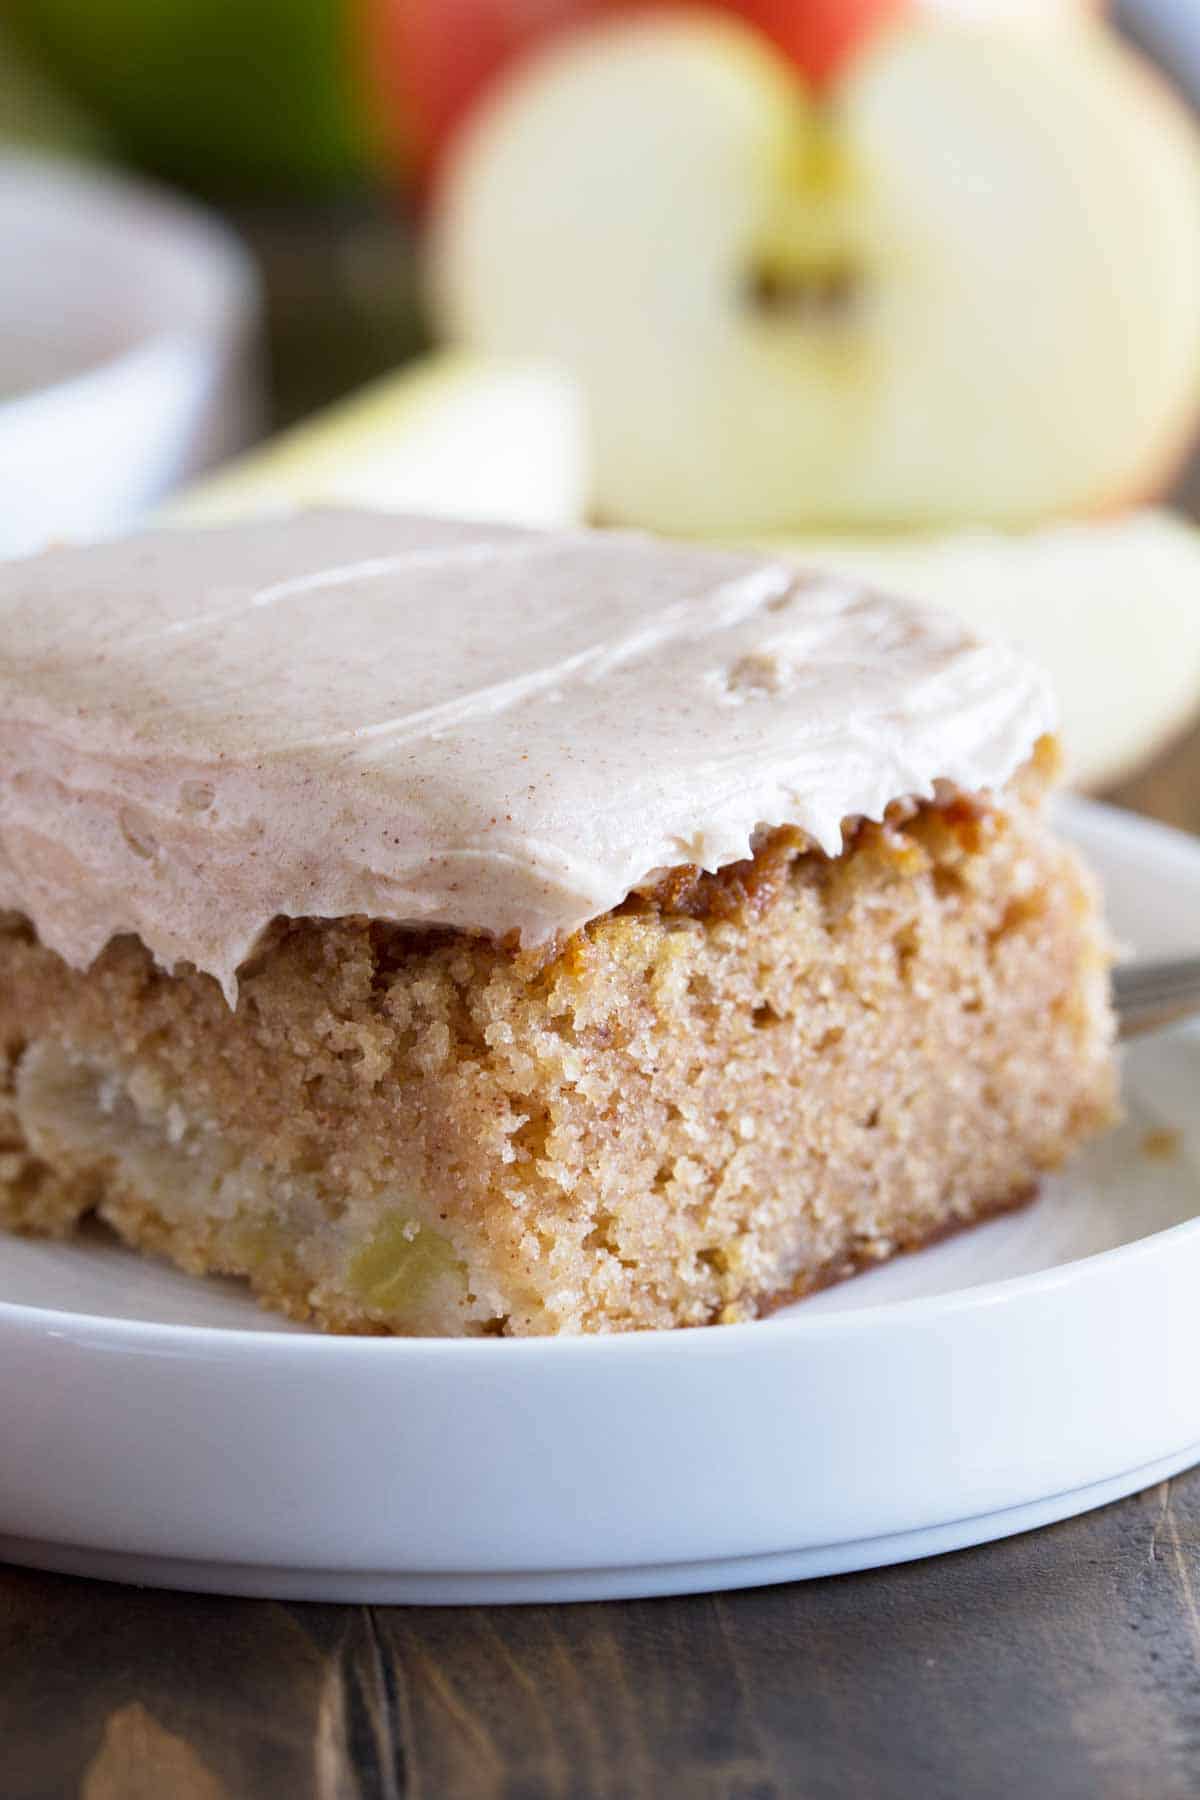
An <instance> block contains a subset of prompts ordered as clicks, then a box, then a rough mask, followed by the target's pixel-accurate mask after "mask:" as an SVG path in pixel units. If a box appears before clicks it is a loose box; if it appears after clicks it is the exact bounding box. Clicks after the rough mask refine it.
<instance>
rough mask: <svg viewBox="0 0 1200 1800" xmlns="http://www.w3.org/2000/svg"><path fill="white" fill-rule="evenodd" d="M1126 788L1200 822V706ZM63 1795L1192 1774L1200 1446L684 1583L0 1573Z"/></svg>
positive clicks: (221, 1799)
mask: <svg viewBox="0 0 1200 1800" xmlns="http://www.w3.org/2000/svg"><path fill="white" fill-rule="evenodd" d="M1114 798H1118V799H1120V800H1121V801H1122V802H1123V803H1124V804H1126V805H1133V806H1137V807H1140V808H1141V809H1142V810H1144V811H1146V812H1149V813H1153V814H1155V815H1157V816H1158V817H1160V818H1164V819H1168V820H1170V821H1171V822H1172V823H1173V824H1176V825H1181V826H1183V827H1185V828H1187V829H1190V830H1193V831H1200V732H1197V733H1195V734H1193V735H1192V736H1191V737H1190V738H1189V739H1187V740H1186V741H1185V742H1183V743H1181V744H1178V745H1176V746H1175V747H1174V749H1173V750H1171V751H1170V752H1169V753H1168V754H1167V755H1165V756H1163V757H1161V758H1160V759H1159V760H1158V761H1157V762H1156V763H1155V765H1154V766H1153V767H1152V768H1151V769H1150V770H1148V771H1147V772H1145V773H1144V774H1143V775H1141V776H1140V777H1139V778H1138V779H1136V780H1135V781H1132V782H1130V783H1128V784H1127V785H1126V786H1125V788H1124V789H1122V790H1121V792H1120V793H1119V794H1118V795H1115V796H1114ZM2 1454H3V1451H2V1448H0V1455H2ZM75 1795H79V1796H82V1800H308V1797H309V1796H311V1797H312V1800H401V1797H407V1796H417V1795H420V1796H422V1800H458V1797H459V1796H467V1797H469V1800H475V1796H491V1795H495V1796H511V1797H512V1800H518V1797H520V1800H541V1796H551V1795H553V1796H564V1797H565V1796H571V1797H576V1796H577V1797H579V1800H584V1797H586V1796H592V1795H595V1796H612V1797H613V1800H616V1797H618V1796H637V1797H641V1796H645V1797H646V1800H650V1797H653V1800H674V1797H675V1796H680V1797H684V1800H690V1797H691V1796H713V1797H714V1800H726V1797H729V1800H735V1797H736V1800H772V1797H774V1796H795V1797H797V1800H843V1797H850V1800H1012V1797H1013V1796H1019V1797H1021V1800H1197V1796H1200V1470H1195V1471H1193V1472H1192V1473H1191V1474H1189V1475H1184V1476H1181V1477H1179V1478H1178V1479H1176V1480H1174V1481H1171V1482H1166V1483H1164V1484H1163V1485H1161V1486H1160V1487H1157V1488H1154V1489H1152V1490H1151V1491H1149V1492H1147V1493H1144V1494H1141V1495H1138V1496H1136V1497H1135V1498H1133V1499H1131V1500H1125V1501H1122V1502H1120V1503H1119V1504H1117V1505H1114V1506H1109V1507H1106V1508H1104V1509H1103V1510H1102V1511H1099V1512H1095V1513H1091V1514H1088V1515H1087V1516H1085V1517H1083V1518H1080V1519H1074V1520H1071V1521H1069V1522H1067V1523H1065V1524H1062V1525H1056V1526H1053V1527H1051V1528H1049V1529H1047V1530H1043V1531H1039V1532H1034V1533H1031V1534H1029V1535H1027V1536H1025V1537H1020V1538H1015V1539H1010V1540H1008V1541H1007V1542H1004V1543H999V1544H992V1545H987V1546H985V1547H983V1548H981V1549H976V1550H963V1551H959V1552H958V1553H957V1554H955V1555H952V1556H946V1557H940V1558H938V1559H936V1560H933V1561H929V1562H921V1563H911V1564H908V1565H906V1566H903V1567H901V1568H897V1569H887V1570H880V1571H877V1572H873V1573H869V1574H864V1575H851V1576H842V1577H839V1578H836V1579H833V1580H825V1581H813V1582H808V1583H798V1584H796V1585H794V1586H790V1587H779V1588H765V1589H758V1590H752V1591H748V1592H743V1593H735V1594H723V1595H717V1596H701V1597H697V1598H692V1599H684V1600H651V1601H636V1602H634V1601H624V1602H613V1603H608V1604H603V1605H582V1606H563V1607H524V1608H521V1607H517V1608H508V1609H492V1610H489V1609H484V1608H469V1609H462V1610H444V1611H439V1610H434V1609H428V1608H411V1609H404V1608H375V1607H362V1606H354V1607H351V1606H304V1605H277V1604H274V1603H269V1602H265V1601H261V1602H260V1601H247V1600H220V1599H207V1598H196V1597H191V1596H187V1595H178V1594H167V1593H157V1592H153V1591H144V1590H135V1589H125V1588H118V1587H112V1586H108V1585H106V1584H103V1583H99V1582H88V1581H79V1580H72V1579H68V1578H65V1577H58V1576H49V1575H38V1574H33V1573H28V1572H25V1571H19V1570H6V1569H3V1568H0V1800H62V1797H64V1796H75Z"/></svg>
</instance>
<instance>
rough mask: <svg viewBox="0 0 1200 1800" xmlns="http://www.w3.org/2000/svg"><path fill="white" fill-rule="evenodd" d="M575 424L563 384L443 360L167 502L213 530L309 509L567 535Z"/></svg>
mask: <svg viewBox="0 0 1200 1800" xmlns="http://www.w3.org/2000/svg"><path fill="white" fill-rule="evenodd" d="M587 487H588V480H587V457H586V446H585V432H584V427H583V418H582V413H581V410H580V406H579V401H578V396H577V394H576V391H575V388H574V386H573V384H572V382H571V380H570V378H569V377H568V376H566V375H563V374H561V373H560V372H558V371H557V370H553V369H549V368H546V367H544V366H542V365H538V364H528V363H506V362H493V361H490V360H488V359H486V358H478V357H470V356H461V355H453V354H447V355H442V356H432V357H428V358H426V359H424V360H423V361H422V362H419V363H416V364H413V365H412V366H411V367H410V368H408V369H405V370H403V371H402V372H401V373H400V374H398V375H392V376H388V377H387V378H386V379H384V380H383V381H379V382H373V383H372V384H371V386H370V387H368V388H365V389H364V390H363V391H362V392H360V393H359V394H357V395H355V396H353V397H352V398H351V399H350V400H347V401H343V402H342V403H341V404H339V405H338V406H334V407H330V408H328V409H327V410H325V411H323V412H321V413H319V414H318V415H317V416H316V417H315V418H314V419H312V420H311V421H309V422H308V423H305V424H302V425H298V426H296V427H295V428H294V429H293V430H291V431H288V432H284V433H283V434H282V435H281V436H279V437H277V438H273V439H271V440H270V442H268V443H267V444H266V445H264V446H263V447H261V448H260V449H258V450H253V451H251V452H250V454H249V455H248V456H245V457H242V458H240V459H239V460H238V461H237V462H234V463H231V464H229V465H227V466H226V467H225V468H223V469H221V470H219V471H218V472H217V473H216V474H215V475H211V476H210V477H209V478H208V479H207V480H206V481H203V482H201V483H199V484H198V485H196V486H195V487H192V488H189V489H188V491H187V492H186V493H184V494H182V495H180V496H179V497H178V498H177V499H176V500H174V501H173V502H172V503H171V505H170V506H169V508H168V509H166V514H165V516H167V517H169V518H172V519H189V520H193V521H195V520H201V521H202V520H206V519H212V520H218V519H235V518H246V517H248V516H251V515H254V514H259V513H269V512H278V511H284V510H287V509H289V508H291V507H294V506H300V505H308V504H312V503H314V502H333V503H338V504H347V505H356V506H376V507H380V508H382V509H384V510H389V511H390V510H395V511H404V512H420V513H433V514H437V515H439V516H443V517H454V518H470V519H493V520H500V521H503V522H505V523H508V524H513V525H546V526H551V525H574V524H577V523H578V522H579V521H580V520H581V518H582V516H583V512H584V508H585V505H586V503H587Z"/></svg>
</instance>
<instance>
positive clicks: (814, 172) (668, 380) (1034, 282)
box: [430, 13, 1200, 532]
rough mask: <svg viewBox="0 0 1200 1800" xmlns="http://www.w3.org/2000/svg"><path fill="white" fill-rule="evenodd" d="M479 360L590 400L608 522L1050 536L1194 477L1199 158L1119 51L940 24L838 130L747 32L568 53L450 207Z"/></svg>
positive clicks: (451, 193)
mask: <svg viewBox="0 0 1200 1800" xmlns="http://www.w3.org/2000/svg"><path fill="white" fill-rule="evenodd" d="M439 200H440V204H439V206H438V208H437V212H436V218H435V221H434V230H433V235H432V246H431V269H430V275H431V289H432V293H433V296H434V302H435V307H436V311H437V314H438V316H439V318H440V320H441V322H442V325H443V327H444V329H445V331H446V332H447V333H448V334H449V336H450V337H451V338H453V339H456V340H458V341H461V342H465V343H468V344H471V345H473V346H476V347H477V348H479V349H481V350H486V351H491V352H497V353H503V354H509V355H513V354H537V355H544V356H548V357H551V358H553V359H555V360H557V361H560V362H561V363H562V364H563V365H564V366H566V367H568V368H570V369H572V370H573V371H574V372H575V373H576V374H577V376H578V377H579V379H580V381H581V384H582V387H583V390H584V392H585V395H586V398H587V402H588V406H589V411H590V418H591V428H592V433H593V439H594V446H595V453H596V459H597V500H598V505H599V508H600V511H601V513H602V515H603V516H604V517H605V518H606V519H613V520H627V521H634V522H637V523H642V524H648V525H652V526H657V527H660V528H663V529H666V530H673V531H683V532H695V531H701V532H704V531H707V532H713V531H731V530H739V529H740V530H746V529H749V530H760V529H761V530H770V529H786V528H788V527H789V526H792V527H794V526H798V525H804V524H806V523H809V524H811V523H825V524H829V523H831V522H836V523H843V524H847V525H871V526H880V525H894V524H906V525H911V524H922V525H937V524H943V523H954V522H959V521H978V520H985V521H990V522H995V523H1001V524H1018V523H1025V522H1029V521H1034V520H1037V519H1040V518H1042V517H1045V516H1046V515H1053V514H1056V513H1063V512H1078V511H1088V510H1093V509H1098V508H1101V507H1105V506H1110V505H1115V504H1117V503H1118V502H1120V501H1122V500H1125V499H1129V498H1133V497H1135V496H1137V495H1139V494H1142V493H1145V492H1148V491H1150V490H1152V489H1154V488H1155V487H1156V486H1157V485H1158V484H1159V483H1160V482H1161V481H1162V480H1163V479H1164V477H1165V475H1166V473H1167V472H1168V471H1169V470H1170V469H1171V468H1172V466H1173V464H1174V462H1175V459H1176V458H1177V457H1178V456H1179V454H1180V452H1181V449H1182V447H1183V445H1184V444H1185V441H1186V439H1187V437H1188V435H1189V433H1190V430H1191V427H1192V424H1193V420H1194V417H1195V414H1196V410H1197V405H1198V402H1200V151H1198V147H1197V134H1196V131H1195V129H1194V127H1193V125H1192V123H1191V120H1190V118H1189V117H1188V115H1187V114H1186V113H1185V112H1184V110H1183V108H1182V107H1181V106H1179V105H1178V104H1177V103H1176V102H1175V101H1174V100H1173V99H1172V98H1171V97H1170V95H1169V94H1168V93H1167V92H1166V90H1165V89H1164V88H1162V87H1161V86H1160V85H1159V84H1158V83H1157V82H1155V81H1153V80H1150V79H1147V76H1146V72H1145V68H1144V65H1142V64H1141V63H1140V62H1138V61H1137V60H1136V59H1135V58H1133V57H1132V56H1131V55H1130V54H1129V53H1128V52H1127V51H1125V50H1124V49H1122V48H1121V47H1120V46H1119V45H1118V44H1117V42H1116V41H1115V40H1114V39H1111V38H1110V37H1109V35H1108V34H1107V32H1105V31H1104V30H1103V29H1102V28H1101V27H1099V26H1096V25H1088V24H1086V23H1084V22H1081V23H1080V24H1079V25H1078V27H1077V28H1076V29H1075V30H1073V31H1072V32H1071V34H1070V51H1069V54H1067V53H1066V51H1065V48H1064V44H1063V41H1062V38H1061V37H1060V36H1059V35H1058V34H1055V33H1041V32H1036V31H1025V32H1022V31H1015V30H1011V29H1000V28H998V27H997V28H993V29H988V28H987V27H985V26H983V25H978V26H969V27H968V26H964V25H960V24H954V23H952V22H949V21H940V20H932V19H928V18H926V19H924V20H917V21H915V22H910V23H908V24H905V25H902V26H896V27H893V28H889V29H888V30H886V31H884V32H882V33H881V34H880V35H879V36H878V37H876V38H875V39H874V40H873V41H872V43H871V45H870V46H869V47H868V48H867V50H866V51H865V52H864V54H863V55H862V56H861V57H858V58H855V59H852V60H851V62H850V63H849V65H848V66H847V68H846V71H845V74H844V78H843V79H842V80H841V81H840V82H838V83H836V84H835V86H834V88H833V90H832V92H831V93H830V94H829V95H827V96H826V101H825V104H824V105H821V106H818V105H816V104H815V103H814V102H813V101H812V99H811V98H810V97H809V95H808V93H807V90H806V89H805V88H804V87H803V85H802V84H801V82H800V81H799V79H798V78H797V76H796V75H795V74H794V72H793V70H792V69H791V67H790V66H789V64H788V63H787V62H786V61H785V60H784V59H783V58H782V57H781V56H780V55H779V54H778V53H777V52H776V51H775V50H773V49H772V48H771V46H770V45H769V44H768V43H767V42H766V40H765V39H764V38H763V37H762V36H761V34H759V33H757V32H754V31H752V30H750V29H748V28H747V27H745V26H743V25H740V24H738V23H737V22H735V21H733V20H732V19H728V18H724V17H722V16H719V15H716V14H703V13H695V14H692V13H681V14H679V15H676V14H667V13H663V14H661V15H655V16H653V17H651V18H645V19H627V20H623V21H621V22H619V23H617V22H614V23H610V24H607V25H605V26H602V27H589V28H587V29H584V30H580V31H578V32H576V33H573V34H571V35H570V36H569V37H568V38H567V39H564V40H563V41H562V42H561V43H559V44H558V45H556V46H552V47H551V48H550V49H548V50H546V51H544V52H543V53H541V54H540V55H538V56H536V57H534V58H531V59H530V60H529V61H528V62H527V63H525V64H524V65H523V67H522V68H521V69H519V70H518V71H517V73H516V74H515V76H514V77H512V78H511V79H510V80H509V81H507V82H503V83H501V84H500V86H499V88H498V89H497V90H496V93H495V95H494V97H493V98H492V99H491V100H490V101H485V103H484V105H483V106H482V108H481V110H480V111H479V112H478V113H477V114H476V115H475V117H474V119H473V120H472V121H471V122H470V123H469V124H468V126H467V128H466V130H465V132H464V134H463V135H462V136H461V137H460V138H459V140H458V142H457V145H456V149H455V152H454V154H452V156H451V158H450V162H449V165H448V167H447V169H446V172H445V176H444V179H443V183H442V187H441V189H440V194H439Z"/></svg>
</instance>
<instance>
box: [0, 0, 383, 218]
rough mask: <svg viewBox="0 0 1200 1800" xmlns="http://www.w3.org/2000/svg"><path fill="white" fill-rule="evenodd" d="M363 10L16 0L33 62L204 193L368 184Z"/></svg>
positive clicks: (316, 1) (154, 0)
mask: <svg viewBox="0 0 1200 1800" xmlns="http://www.w3.org/2000/svg"><path fill="white" fill-rule="evenodd" d="M356 10H357V8H356V6H355V5H350V4H346V3H345V0H5V7H4V15H5V19H6V21H7V23H8V26H9V29H10V31H11V33H12V35H13V37H14V39H15V41H16V42H17V44H18V46H19V47H21V48H22V49H23V50H24V51H25V52H26V54H27V55H28V56H30V57H36V58H37V59H38V61H39V64H40V66H41V67H42V68H43V69H44V70H45V71H46V73H47V75H49V76H51V77H52V78H53V79H54V80H56V81H57V82H58V83H59V84H60V85H61V87H62V88H63V90H64V91H65V92H66V93H67V94H69V95H71V96H72V97H73V98H74V99H75V100H77V101H78V102H80V103H82V104H83V105H84V106H86V107H87V108H88V110H89V111H90V112H91V113H92V114H94V116H95V117H96V118H97V119H99V120H100V121H101V123H102V124H103V125H104V126H105V128H106V129H107V130H108V131H109V132H110V133H111V135H112V137H113V139H114V141H115V143H116V144H117V145H118V146H119V148H120V149H121V150H122V151H124V152H125V153H126V154H127V155H129V156H131V157H132V158H134V159H135V160H136V161H137V162H138V163H140V164H141V165H142V166H143V167H144V168H147V169H150V170H152V171H154V172H155V173H157V174H160V175H163V176H165V177H168V178H169V179H171V180H176V181H180V182H183V183H185V184H187V185H188V186H190V187H194V188H196V189H198V190H200V191H203V192H209V193H212V192H218V191H224V192H227V193H247V192H252V193H265V192H269V193H304V194H312V193H320V192H326V193H327V192H329V191H331V190H336V189H338V188H339V187H344V186H345V185H347V184H348V183H350V182H352V181H355V180H357V179H359V178H361V176H362V173H363V171H364V170H365V168H366V167H367V165H368V141H369V137H370V131H371V123H370V119H369V116H368V114H367V112H366V110H365V108H364V107H363V105H362V101H361V90H360V72H359V69H358V67H357V58H358V26H357V23H356Z"/></svg>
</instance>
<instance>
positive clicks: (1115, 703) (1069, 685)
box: [758, 510, 1200, 788]
mask: <svg viewBox="0 0 1200 1800" xmlns="http://www.w3.org/2000/svg"><path fill="white" fill-rule="evenodd" d="M758 547H761V548H764V549H768V548H769V549H770V550H771V551H772V552H773V553H774V554H784V555H786V556H788V557H789V558H791V559H794V560H795V561H796V562H798V563H800V564H802V565H804V566H806V567H818V568H822V569H833V570H835V571H839V570H840V571H842V572H844V573H845V574H847V575H850V576H853V577H854V578H856V579H858V580H862V581H868V582H872V583H874V584H876V585H877V586H879V587H881V588H885V589H887V590H888V591H889V592H892V593H897V594H907V595H909V596H910V597H911V598H913V599H915V600H920V601H923V602H926V603H928V604H930V605H934V606H943V607H945V608H946V610H947V611H948V612H953V613H957V614H958V615H959V617H960V618H962V619H964V620H965V621H966V623H967V624H968V625H970V626H971V627H972V628H973V629H975V630H976V631H978V632H979V633H980V635H981V636H984V637H994V638H1002V639H1006V640H1007V641H1008V642H1010V643H1017V644H1019V645H1020V646H1021V647H1022V648H1023V649H1024V650H1025V651H1026V652H1027V653H1028V654H1029V655H1031V656H1032V657H1034V658H1035V660H1036V661H1038V662H1040V663H1041V664H1042V666H1043V667H1044V668H1046V669H1047V670H1048V671H1049V673H1050V675H1051V678H1052V680H1053V682H1054V686H1055V689H1056V690H1057V693H1058V700H1059V706H1060V708H1061V710H1062V732H1063V740H1064V743H1065V745H1066V750H1067V759H1068V763H1069V769H1070V775H1071V778H1072V780H1073V782H1074V783H1075V784H1076V785H1077V786H1082V787H1091V788H1097V787H1102V786H1104V785H1106V784H1108V783H1110V782H1114V781H1116V780H1117V779H1118V778H1119V777H1120V776H1122V775H1125V774H1127V773H1128V772H1129V771H1130V770H1131V769H1133V768H1135V767H1136V766H1137V765H1138V764H1139V763H1142V762H1144V761H1146V760H1147V759H1148V758H1149V757H1150V756H1152V755H1153V754H1154V752H1155V751H1156V750H1158V749H1159V748H1161V747H1162V745H1163V744H1165V743H1166V742H1167V740H1168V739H1169V738H1170V737H1171V736H1172V735H1173V734H1174V733H1175V732H1176V731H1177V730H1179V729H1180V728H1181V727H1182V726H1183V725H1184V724H1185V723H1186V722H1187V720H1188V719H1189V718H1190V717H1191V715H1192V714H1193V713H1194V712H1195V711H1196V710H1197V708H1198V707H1200V531H1197V530H1196V528H1195V527H1194V526H1192V525H1188V524H1186V523H1184V521H1183V520H1181V519H1179V518H1177V517H1175V516H1174V515H1172V514H1171V513H1167V512H1158V511H1153V510H1147V511H1141V512H1134V513H1130V514H1127V515H1126V516H1125V517H1124V518H1120V519H1112V520H1103V521H1099V522H1095V523H1074V524H1065V525H1058V526H1050V527H1047V528H1045V529H1043V530H1041V531H1035V532H1028V533H1014V534H1011V535H1010V534H1005V533H1000V532H986V531H977V532H960V533H952V534H949V535H946V536H942V537H928V538H921V537H913V538H905V537H889V538H879V539H877V540H875V541H870V540H859V541H857V542H856V541H853V540H850V539H840V540H839V539H819V538H816V539H811V540H809V539H792V540H789V541H782V542H781V541H777V540H774V539H768V540H764V541H762V542H761V543H760V545H759V546H758Z"/></svg>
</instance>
